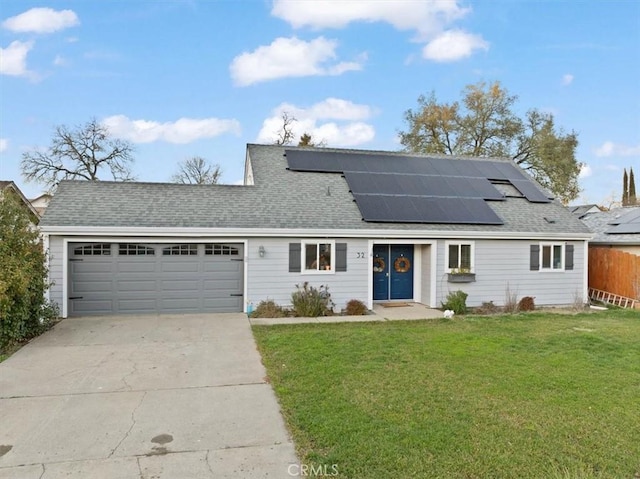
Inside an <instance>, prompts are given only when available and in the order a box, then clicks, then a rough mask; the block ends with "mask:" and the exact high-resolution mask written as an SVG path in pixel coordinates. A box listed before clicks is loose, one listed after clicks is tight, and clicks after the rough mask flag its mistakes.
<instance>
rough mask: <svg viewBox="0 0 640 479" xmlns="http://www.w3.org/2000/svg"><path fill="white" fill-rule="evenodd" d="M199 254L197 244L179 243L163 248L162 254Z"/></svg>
mask: <svg viewBox="0 0 640 479" xmlns="http://www.w3.org/2000/svg"><path fill="white" fill-rule="evenodd" d="M197 254H198V245H197V244H177V245H175V246H167V247H166V248H162V256H196V255H197Z"/></svg>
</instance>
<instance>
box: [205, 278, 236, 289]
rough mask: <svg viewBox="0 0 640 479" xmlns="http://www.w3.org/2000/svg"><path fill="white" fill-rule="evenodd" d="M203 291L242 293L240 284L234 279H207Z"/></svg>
mask: <svg viewBox="0 0 640 479" xmlns="http://www.w3.org/2000/svg"><path fill="white" fill-rule="evenodd" d="M203 289H204V291H223V290H224V291H231V292H233V293H239V292H242V282H240V281H238V280H236V279H231V278H230V279H209V280H206V281H204V284H203Z"/></svg>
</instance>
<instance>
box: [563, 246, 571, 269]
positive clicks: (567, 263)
mask: <svg viewBox="0 0 640 479" xmlns="http://www.w3.org/2000/svg"><path fill="white" fill-rule="evenodd" d="M564 269H573V245H572V244H568V245H566V246H565V247H564Z"/></svg>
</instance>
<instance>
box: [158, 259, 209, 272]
mask: <svg viewBox="0 0 640 479" xmlns="http://www.w3.org/2000/svg"><path fill="white" fill-rule="evenodd" d="M178 258H179V257H178ZM172 259H176V258H172ZM198 271H200V263H199V262H196V261H190V262H186V261H185V262H177V261H176V262H174V261H171V262H163V263H162V273H163V274H164V273H197V272H198Z"/></svg>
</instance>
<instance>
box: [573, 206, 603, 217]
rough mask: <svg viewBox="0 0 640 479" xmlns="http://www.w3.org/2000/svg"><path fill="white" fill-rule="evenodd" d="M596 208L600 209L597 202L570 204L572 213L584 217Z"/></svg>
mask: <svg viewBox="0 0 640 479" xmlns="http://www.w3.org/2000/svg"><path fill="white" fill-rule="evenodd" d="M594 209H595V210H597V211H600V207H599V206H598V205H596V204H591V205H576V206H569V211H571V213H573V214H574V215H576V216H577V217H578V218H582V217H583V216H584V215H586V214H587V213H589V212H591V210H594ZM594 212H595V211H594Z"/></svg>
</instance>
